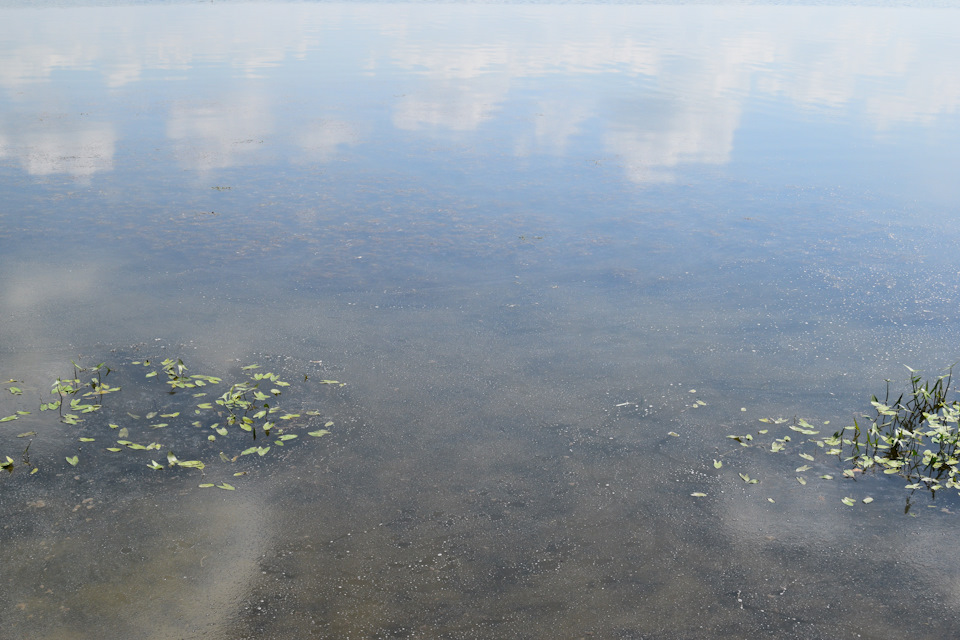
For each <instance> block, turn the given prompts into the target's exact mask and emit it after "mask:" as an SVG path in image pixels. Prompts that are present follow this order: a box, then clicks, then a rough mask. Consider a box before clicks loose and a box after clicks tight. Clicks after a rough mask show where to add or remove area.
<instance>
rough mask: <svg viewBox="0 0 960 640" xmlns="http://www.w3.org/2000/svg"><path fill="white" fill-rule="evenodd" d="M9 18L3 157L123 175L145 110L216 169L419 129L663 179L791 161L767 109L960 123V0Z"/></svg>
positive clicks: (233, 9)
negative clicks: (752, 141)
mask: <svg viewBox="0 0 960 640" xmlns="http://www.w3.org/2000/svg"><path fill="white" fill-rule="evenodd" d="M3 14H4V15H3V19H4V24H6V25H8V29H6V30H5V31H6V35H5V36H3V39H2V41H0V87H2V89H3V98H2V100H3V112H4V114H5V115H4V116H3V118H2V120H0V157H3V158H5V159H6V160H7V161H8V162H14V163H16V164H18V165H19V166H20V167H21V168H22V169H23V170H24V171H26V172H27V173H29V174H31V175H36V176H42V175H49V174H52V173H62V174H67V175H70V176H73V177H75V178H78V179H83V180H86V179H89V178H90V177H91V176H93V175H95V174H98V173H104V172H109V171H111V170H112V169H113V162H114V160H113V158H114V153H115V148H116V146H117V145H118V144H123V143H124V142H125V141H137V140H138V139H139V138H141V137H143V136H144V135H149V134H150V133H151V132H150V131H149V127H146V128H145V127H144V126H143V123H142V122H141V121H140V120H141V119H142V117H143V115H142V114H143V113H145V112H146V113H154V114H155V115H156V117H159V118H161V119H163V121H164V125H163V131H164V137H165V140H166V142H165V144H166V145H169V152H170V154H171V157H172V158H173V159H175V162H176V164H177V166H179V168H180V169H186V170H190V171H196V172H200V173H203V172H206V171H210V170H214V169H222V168H227V167H235V166H249V165H260V164H267V163H276V162H282V160H280V158H284V157H287V158H297V157H299V158H311V159H312V160H313V161H318V162H330V161H331V160H333V159H335V158H336V157H337V154H338V153H339V152H341V151H342V150H344V149H346V148H348V147H355V146H357V145H359V144H361V143H364V142H368V141H370V140H374V139H376V140H383V139H384V137H385V136H386V137H393V136H397V135H399V134H413V135H414V139H417V138H420V139H422V140H425V141H429V140H431V139H441V140H444V139H451V140H459V141H461V142H469V143H471V144H486V143H487V142H488V141H489V140H490V139H491V137H493V138H495V139H496V140H497V141H499V142H500V143H502V144H503V145H504V146H505V152H507V153H510V154H513V155H515V156H517V157H525V156H528V155H536V154H541V155H548V156H567V155H571V154H582V155H583V156H584V157H585V158H586V159H607V160H610V159H613V160H614V161H615V162H616V163H618V164H620V165H621V166H622V167H623V171H624V175H625V176H626V177H627V178H628V179H629V180H632V181H634V182H637V183H655V182H669V181H673V180H676V179H677V178H678V176H679V175H681V174H682V173H683V171H684V169H685V168H691V167H697V166H716V167H721V166H724V165H727V164H728V163H730V162H731V160H733V159H735V158H736V157H737V155H738V154H741V155H742V154H743V153H748V154H752V155H751V156H750V157H751V159H753V156H755V155H756V154H759V155H760V156H761V157H760V158H759V160H760V161H761V162H762V161H763V155H764V154H766V155H768V156H773V157H775V156H776V154H777V153H778V152H777V150H776V149H773V148H750V149H749V150H745V149H746V148H743V149H744V150H742V149H741V147H740V146H738V142H739V136H740V134H741V132H742V130H743V128H744V126H745V125H746V124H747V123H748V122H749V119H750V118H751V117H756V114H757V113H759V114H762V115H763V116H765V117H770V116H771V115H772V114H787V115H788V118H789V119H790V122H792V123H794V125H793V126H799V125H796V123H797V122H801V123H802V122H803V120H804V118H805V116H804V115H803V114H804V113H808V114H810V116H809V118H808V122H807V124H806V125H805V126H809V124H810V122H809V119H811V118H812V119H815V121H816V122H817V123H818V125H817V126H818V127H823V126H824V125H825V124H828V123H830V122H832V121H843V122H845V123H848V124H849V123H856V127H853V128H850V127H848V129H847V131H848V133H847V135H848V136H854V137H856V136H865V137H866V138H867V139H868V140H871V139H872V140H874V141H884V142H885V143H890V142H891V141H893V147H896V146H897V145H898V143H897V140H898V139H899V136H901V135H902V134H901V131H904V130H909V132H910V136H913V137H914V138H915V136H914V135H913V134H915V132H916V127H918V126H919V127H922V128H931V129H936V128H941V129H943V128H944V125H945V120H944V119H945V118H950V121H949V123H947V124H949V125H950V126H948V127H946V128H947V129H948V131H949V132H950V134H951V135H952V133H953V130H955V128H956V127H955V126H953V124H952V123H953V121H954V120H955V119H956V118H955V116H956V114H957V111H958V105H960V41H958V40H957V39H956V38H955V37H954V35H955V33H956V31H957V27H958V26H960V25H958V22H960V12H957V11H951V10H936V11H917V10H910V9H906V10H899V9H868V8H864V7H855V8H847V9H844V8H811V7H718V8H704V7H692V8H691V7H677V6H640V7H624V6H562V7H556V6H551V7H544V6H496V7H491V6H444V5H440V6H438V5H392V4H391V5H376V6H372V5H336V4H321V5H303V4H296V5H257V4H252V5H248V4H242V5H232V6H193V5H189V6H188V5H172V6H163V7H121V8H99V9H96V8H88V9H60V10H50V9H47V10H32V9H19V10H6V11H3ZM505 14H506V15H507V18H505V17H504V15H505ZM451 20H453V21H454V22H455V23H458V24H462V26H463V28H462V29H458V30H450V29H449V28H447V26H446V25H449V24H450V23H451ZM78 24H80V25H82V28H77V25H78ZM36 114H46V115H47V116H48V117H42V116H41V117H40V118H37V116H36ZM780 126H781V128H782V127H783V126H784V124H783V123H781V125H780ZM391 129H392V132H391V131H390V130H391ZM801 129H802V127H801ZM781 132H782V131H781ZM851 132H852V133H851ZM799 135H803V132H802V130H801V131H800V134H799ZM781 142H782V141H781ZM861 142H862V140H861ZM771 144H773V142H771ZM819 152H823V150H822V149H821V150H819ZM813 153H814V154H816V153H817V151H816V150H815V151H814V152H813ZM891 153H892V152H891ZM812 160H814V161H815V160H816V158H812Z"/></svg>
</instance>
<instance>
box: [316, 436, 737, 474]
mask: <svg viewBox="0 0 960 640" xmlns="http://www.w3.org/2000/svg"><path fill="white" fill-rule="evenodd" d="M328 433H329V432H328ZM310 435H313V434H310ZM722 466H723V461H721V460H714V461H713V468H714V469H719V468H720V467H722Z"/></svg>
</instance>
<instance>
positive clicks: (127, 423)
mask: <svg viewBox="0 0 960 640" xmlns="http://www.w3.org/2000/svg"><path fill="white" fill-rule="evenodd" d="M71 363H72V364H73V377H72V378H62V377H58V378H57V379H56V380H54V381H53V383H52V384H51V385H50V392H49V394H48V395H47V397H46V400H44V397H43V393H42V392H41V391H40V390H37V392H38V394H39V395H40V403H39V406H38V412H39V413H38V414H34V413H33V412H32V411H30V410H27V409H22V408H21V409H18V410H17V411H16V412H14V413H11V414H9V415H7V416H5V417H2V418H0V423H13V422H14V421H20V420H23V422H24V423H29V424H30V426H31V427H33V428H34V430H31V431H24V432H21V433H15V434H14V433H11V431H10V427H12V426H13V425H8V426H7V427H6V428H2V427H0V446H2V447H3V449H7V451H8V452H12V451H16V450H17V449H20V448H21V447H19V446H11V443H10V442H9V440H8V439H9V436H11V435H12V436H13V438H14V439H21V442H26V444H25V446H23V447H22V451H21V452H20V455H19V460H18V459H17V458H15V457H13V456H11V455H9V454H8V453H7V452H2V451H0V470H4V471H7V472H9V473H13V472H14V471H15V470H20V469H24V470H25V471H26V472H27V473H28V474H29V475H33V474H37V473H38V472H40V471H41V470H42V469H44V468H49V467H55V465H53V464H52V462H51V461H50V460H41V461H39V462H38V460H37V457H36V455H35V454H36V452H34V454H31V451H30V448H31V445H32V444H33V442H34V437H35V436H38V431H37V430H38V429H46V430H48V433H45V434H43V435H45V436H49V435H53V436H54V437H53V440H55V441H57V442H61V443H62V442H63V441H64V440H65V439H67V440H75V441H76V443H77V444H76V446H75V449H76V450H75V452H71V453H72V454H73V455H66V456H64V460H65V462H66V463H67V464H68V465H70V466H71V467H76V468H77V471H78V472H79V471H80V470H82V468H83V466H84V464H83V462H84V461H85V460H86V459H91V464H95V465H99V466H100V468H101V469H102V468H104V467H107V468H114V469H116V468H120V467H123V466H127V465H125V463H120V462H115V463H114V462H110V461H109V458H108V459H106V460H104V456H121V457H123V458H125V459H126V460H127V462H129V460H130V459H131V458H132V459H134V460H137V462H136V465H137V467H138V468H141V469H142V468H144V467H146V468H149V469H153V470H154V471H161V470H164V469H166V470H173V469H176V470H182V469H189V470H195V471H197V472H199V473H200V477H201V480H203V481H202V482H201V483H200V484H199V486H200V487H204V488H207V487H214V486H216V487H219V488H221V489H226V490H233V489H235V487H234V486H233V485H232V484H230V483H228V482H226V481H224V480H223V479H222V476H223V475H224V470H223V469H221V470H219V471H218V473H217V474H216V475H218V476H220V477H221V479H220V480H219V482H210V481H208V480H209V479H208V478H207V473H208V472H207V471H205V469H207V468H208V466H209V465H211V464H212V463H213V464H215V463H223V464H233V463H237V462H238V461H241V462H242V461H243V460H244V459H245V458H246V457H248V456H253V457H255V458H263V457H264V456H266V455H267V454H268V453H269V452H270V451H271V450H274V449H277V448H280V447H285V446H290V445H292V444H294V442H295V441H297V440H298V439H299V438H300V436H310V437H312V438H321V437H323V436H325V435H328V434H329V433H330V427H332V426H333V424H334V423H333V420H331V419H329V418H324V417H323V414H322V412H321V411H320V410H318V409H311V408H303V407H299V408H296V409H294V410H285V409H282V408H281V406H280V398H281V396H282V395H283V394H284V393H285V392H286V391H287V390H288V389H289V388H290V387H291V385H292V383H291V382H288V381H286V380H283V379H281V377H280V375H278V374H277V373H273V372H270V371H263V370H261V367H260V365H257V364H251V365H247V366H244V367H241V368H240V375H239V379H237V380H236V381H235V382H232V383H231V384H230V385H229V386H228V387H227V386H226V384H225V383H224V380H223V378H222V377H219V376H212V375H206V374H194V373H191V372H190V371H189V370H188V368H187V366H186V365H185V364H184V363H183V361H182V360H180V359H171V358H168V359H164V360H162V361H160V362H159V363H154V362H153V361H151V360H149V359H143V360H134V361H132V362H131V363H130V366H129V367H126V368H128V369H132V370H131V371H128V373H133V374H139V373H144V371H145V373H144V375H143V376H142V377H141V376H139V375H131V376H130V377H129V378H128V380H127V383H126V385H125V386H133V387H134V389H133V391H132V392H130V393H128V394H125V395H127V396H128V400H127V401H125V402H124V401H117V402H107V400H106V397H107V396H110V395H112V394H116V393H118V392H120V391H121V386H120V385H116V386H114V385H112V384H111V383H110V382H108V380H107V379H108V377H109V376H110V374H111V373H114V370H113V369H111V368H110V367H108V366H107V365H106V364H105V363H100V364H97V365H95V366H88V367H84V366H81V365H80V364H78V363H76V362H73V361H71ZM307 380H308V376H307V375H304V379H303V383H306V382H307ZM159 381H163V383H164V384H163V385H162V386H160V385H158V382H159ZM23 384H24V382H23V381H20V380H13V379H11V380H8V381H7V385H8V386H7V387H6V389H7V391H8V392H9V394H10V395H11V396H13V397H14V398H16V399H18V400H22V398H23V397H24V391H25V388H24V387H23V386H20V385H23ZM319 384H320V385H333V386H343V383H341V382H339V381H337V380H320V381H319ZM129 396H133V397H132V399H131V398H129ZM8 397H9V396H8ZM43 415H46V416H52V415H55V416H56V418H55V419H51V418H43V417H42V416H43ZM51 423H52V424H51ZM57 423H59V426H58V425H57ZM52 428H57V429H59V431H57V432H56V433H55V434H52V433H50V432H49V430H50V429H52ZM115 459H116V458H115ZM158 459H159V461H158ZM60 464H62V463H60ZM229 471H230V472H232V476H233V477H240V476H243V475H246V474H247V473H248V472H249V469H243V470H238V471H235V472H234V470H229Z"/></svg>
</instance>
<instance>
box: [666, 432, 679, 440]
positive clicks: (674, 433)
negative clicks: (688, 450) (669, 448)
mask: <svg viewBox="0 0 960 640" xmlns="http://www.w3.org/2000/svg"><path fill="white" fill-rule="evenodd" d="M667 435H668V436H673V437H674V438H679V437H680V434H679V433H677V432H676V431H669V432H667Z"/></svg>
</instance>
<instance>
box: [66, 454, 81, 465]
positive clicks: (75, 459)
mask: <svg viewBox="0 0 960 640" xmlns="http://www.w3.org/2000/svg"><path fill="white" fill-rule="evenodd" d="M67 462H69V463H70V466H72V467H75V466H77V463H78V462H80V457H79V456H67Z"/></svg>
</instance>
